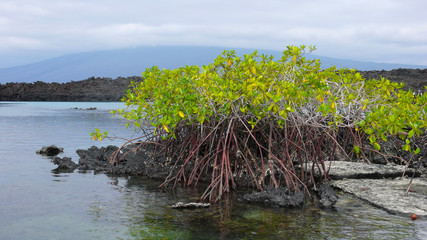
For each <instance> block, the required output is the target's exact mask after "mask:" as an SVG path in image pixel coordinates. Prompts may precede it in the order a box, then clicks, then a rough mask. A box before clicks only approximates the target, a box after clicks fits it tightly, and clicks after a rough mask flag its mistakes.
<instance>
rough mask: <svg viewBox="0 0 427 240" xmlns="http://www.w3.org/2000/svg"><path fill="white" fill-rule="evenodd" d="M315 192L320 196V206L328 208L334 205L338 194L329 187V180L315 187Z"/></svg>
mask: <svg viewBox="0 0 427 240" xmlns="http://www.w3.org/2000/svg"><path fill="white" fill-rule="evenodd" d="M317 194H318V195H319V197H320V200H319V202H320V204H321V205H322V207H325V208H330V207H332V206H334V205H335V203H336V202H337V200H338V196H337V194H336V192H335V190H334V189H333V188H332V187H331V185H330V184H329V182H324V183H322V184H321V185H320V186H319V188H318V189H317Z"/></svg>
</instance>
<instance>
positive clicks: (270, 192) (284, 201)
mask: <svg viewBox="0 0 427 240" xmlns="http://www.w3.org/2000/svg"><path fill="white" fill-rule="evenodd" d="M239 201H241V202H248V203H263V204H265V205H276V206H280V207H297V206H301V205H302V204H303V203H304V193H303V192H290V191H288V189H287V188H286V187H279V188H266V189H265V190H264V191H261V192H254V193H250V194H245V195H243V197H242V199H239Z"/></svg>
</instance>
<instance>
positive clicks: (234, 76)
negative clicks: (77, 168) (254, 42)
mask: <svg viewBox="0 0 427 240" xmlns="http://www.w3.org/2000/svg"><path fill="white" fill-rule="evenodd" d="M313 50H315V49H314V47H308V48H307V47H305V46H300V47H296V46H289V47H287V49H286V50H285V51H283V54H282V56H281V58H280V59H277V60H275V59H274V58H273V57H272V56H267V55H262V54H261V55H260V54H258V53H257V52H256V51H255V52H254V53H252V54H247V55H244V56H243V57H239V56H237V55H236V53H235V52H234V51H224V52H223V53H222V55H220V56H218V57H217V58H216V59H215V60H214V62H213V63H211V64H209V65H207V66H203V67H201V68H199V67H198V66H184V67H180V68H177V69H159V68H158V67H156V66H154V67H152V68H149V69H147V70H146V71H145V72H144V73H143V74H142V75H143V79H144V80H143V82H133V83H132V84H131V86H130V89H129V90H128V91H127V94H126V95H125V96H124V98H123V101H124V102H125V104H126V108H124V109H118V110H116V111H114V113H115V114H119V115H121V116H123V117H124V118H126V119H127V120H129V124H132V125H133V126H134V127H135V129H137V130H143V131H145V132H147V133H148V136H146V140H147V142H148V139H149V142H151V143H154V144H160V143H161V146H162V147H159V149H162V150H161V151H160V150H159V153H160V152H161V153H162V154H166V155H167V156H169V157H171V158H172V159H173V161H175V162H174V164H175V165H174V168H173V169H171V174H170V175H169V176H168V178H167V179H166V180H165V182H164V184H163V185H167V184H168V183H170V182H174V183H177V182H181V183H184V184H185V185H196V184H197V183H198V182H199V180H200V179H206V178H208V179H209V186H208V187H207V189H206V191H205V193H204V194H203V196H202V198H207V197H209V199H210V200H217V199H219V198H220V197H221V195H222V194H223V193H225V192H229V191H230V190H231V189H232V188H235V187H236V186H237V185H238V183H239V181H240V180H242V179H246V180H248V179H250V182H251V183H252V184H253V186H255V187H256V188H258V189H263V188H264V187H265V186H266V185H273V186H275V187H278V186H281V185H286V186H287V187H288V189H290V190H293V191H300V190H302V189H306V190H307V189H308V188H307V187H308V186H315V184H316V182H317V181H318V180H316V179H315V178H314V176H313V170H314V169H315V168H316V169H317V170H318V171H320V172H321V173H322V176H323V178H325V179H326V178H327V172H328V168H329V166H330V164H331V163H332V160H334V159H337V158H340V159H347V160H354V159H364V160H365V161H369V158H368V157H367V153H368V152H374V153H376V154H382V156H384V157H385V158H390V157H397V156H396V154H391V155H390V153H384V152H383V151H382V150H383V149H382V146H384V144H385V143H386V142H387V141H388V140H393V143H399V144H400V146H399V148H401V149H402V150H404V151H407V152H411V153H413V154H416V153H418V152H419V151H420V149H419V148H416V147H415V146H414V144H413V142H412V139H413V138H414V137H415V136H418V135H420V134H422V133H423V132H424V130H425V127H426V115H425V114H426V111H425V110H426V100H427V96H426V94H422V95H415V94H413V93H412V92H411V91H402V90H400V89H401V88H402V87H403V84H399V83H394V82H390V81H389V80H387V79H383V78H382V79H379V80H375V79H370V80H368V79H364V78H363V77H362V75H361V74H360V73H358V72H357V71H355V70H348V69H336V68H335V67H330V68H327V69H321V66H320V61H319V60H309V59H307V58H306V57H305V54H306V53H311V52H312V51H313ZM92 135H93V136H94V138H95V139H98V138H99V137H104V136H103V134H102V133H100V132H99V131H98V132H94V133H92ZM394 139H398V140H399V141H394ZM159 146H160V145H159ZM400 159H401V160H402V161H405V160H404V159H402V158H400ZM115 161H118V160H117V159H112V162H115ZM246 182H247V181H246Z"/></svg>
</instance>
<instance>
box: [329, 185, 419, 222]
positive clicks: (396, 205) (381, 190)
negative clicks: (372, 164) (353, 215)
mask: <svg viewBox="0 0 427 240" xmlns="http://www.w3.org/2000/svg"><path fill="white" fill-rule="evenodd" d="M409 182H410V179H408V178H399V179H344V180H334V181H331V185H332V186H333V187H335V188H338V189H341V190H342V191H344V192H347V193H350V194H353V195H354V196H356V197H358V198H360V199H363V200H365V201H367V202H369V203H370V204H372V205H374V206H377V207H379V208H382V209H384V210H386V211H387V212H390V213H392V214H399V215H405V216H410V215H411V214H412V213H415V214H417V215H419V216H423V217H427V180H426V179H418V178H415V179H414V180H413V182H412V186H411V190H412V191H410V192H409V193H408V195H407V196H404V194H405V192H406V189H407V187H408V185H409Z"/></svg>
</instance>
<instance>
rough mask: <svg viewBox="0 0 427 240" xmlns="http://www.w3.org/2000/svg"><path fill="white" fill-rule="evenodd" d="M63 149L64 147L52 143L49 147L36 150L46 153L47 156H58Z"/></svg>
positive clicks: (38, 152) (39, 152)
mask: <svg viewBox="0 0 427 240" xmlns="http://www.w3.org/2000/svg"><path fill="white" fill-rule="evenodd" d="M63 151H64V149H63V148H60V147H57V146H55V145H50V146H47V147H42V148H41V149H40V150H38V151H36V153H37V154H41V155H45V156H56V155H58V154H60V153H61V152H63Z"/></svg>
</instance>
